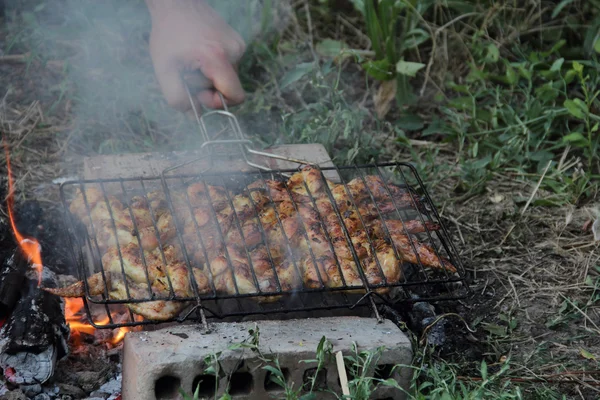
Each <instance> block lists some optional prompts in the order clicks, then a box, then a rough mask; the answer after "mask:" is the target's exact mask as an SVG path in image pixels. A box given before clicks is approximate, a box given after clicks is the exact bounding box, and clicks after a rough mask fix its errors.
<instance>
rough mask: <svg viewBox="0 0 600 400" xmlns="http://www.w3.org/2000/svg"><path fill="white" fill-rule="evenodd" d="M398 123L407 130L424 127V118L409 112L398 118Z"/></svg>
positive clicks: (416, 129)
mask: <svg viewBox="0 0 600 400" xmlns="http://www.w3.org/2000/svg"><path fill="white" fill-rule="evenodd" d="M396 125H397V126H398V127H400V128H402V129H404V130H407V131H418V130H419V129H423V125H424V124H423V120H422V119H421V117H419V116H418V115H414V114H408V115H403V116H402V117H400V118H398V121H397V122H396Z"/></svg>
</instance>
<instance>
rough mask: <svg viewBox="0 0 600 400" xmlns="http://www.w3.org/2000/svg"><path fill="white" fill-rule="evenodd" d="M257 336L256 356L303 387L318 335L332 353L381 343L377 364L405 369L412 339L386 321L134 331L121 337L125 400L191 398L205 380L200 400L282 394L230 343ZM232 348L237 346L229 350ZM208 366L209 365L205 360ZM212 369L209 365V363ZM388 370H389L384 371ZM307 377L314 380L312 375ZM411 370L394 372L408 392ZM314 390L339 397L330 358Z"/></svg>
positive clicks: (395, 393) (387, 393) (390, 392)
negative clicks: (215, 369) (218, 371)
mask: <svg viewBox="0 0 600 400" xmlns="http://www.w3.org/2000/svg"><path fill="white" fill-rule="evenodd" d="M255 327H257V328H258V330H259V332H260V337H259V348H260V352H261V353H262V354H263V355H265V356H267V357H272V356H276V357H277V359H278V360H279V363H280V367H281V369H282V371H283V372H284V375H285V376H286V378H287V379H286V380H287V382H288V383H289V384H291V383H292V382H293V385H294V388H300V387H301V386H302V384H303V382H307V381H308V379H309V377H310V376H312V375H314V372H315V368H316V367H317V363H316V362H302V360H312V359H314V358H315V352H316V349H317V346H318V345H319V342H320V340H321V338H322V337H323V336H325V337H326V338H327V340H328V341H329V342H330V343H331V344H332V345H333V352H334V353H336V352H338V351H340V350H341V351H342V352H343V354H344V355H350V354H352V351H353V347H352V344H353V343H356V345H357V347H358V350H359V351H363V350H375V349H377V348H379V347H381V346H383V348H384V351H383V353H382V354H381V357H380V359H379V360H378V365H379V366H386V367H387V368H388V370H389V368H390V367H391V366H393V365H397V364H403V365H410V364H411V360H412V355H413V352H412V348H411V344H410V341H409V339H408V338H407V337H406V335H405V334H404V333H403V332H402V331H400V330H399V329H398V327H397V326H396V325H394V324H393V323H392V322H391V321H388V320H384V321H383V322H382V323H377V320H375V319H374V318H361V317H335V318H308V319H291V320H285V321H281V320H269V321H255V322H241V323H229V322H217V323H211V324H210V332H208V333H206V332H203V331H202V330H201V328H200V326H199V325H181V326H174V327H169V328H165V329H161V330H157V331H153V332H131V333H128V334H127V336H126V337H125V343H124V350H123V384H122V385H123V387H122V396H123V400H137V399H145V400H155V399H156V400H164V399H179V398H181V396H180V394H179V388H182V389H183V390H184V391H185V392H186V393H188V394H191V393H193V390H192V388H195V384H197V383H198V381H199V380H202V381H203V382H202V384H201V386H200V387H201V392H202V393H203V394H204V396H205V398H214V393H215V391H214V388H215V386H217V385H218V388H217V393H218V394H221V393H223V392H224V390H225V389H226V387H227V386H228V385H229V394H230V395H231V396H232V397H233V398H234V399H244V400H254V399H267V398H273V396H276V395H278V394H279V395H281V394H282V389H281V388H280V387H278V386H277V385H275V384H273V383H270V380H269V377H268V374H269V371H267V370H265V369H264V368H262V367H263V366H264V365H265V363H264V362H263V361H261V360H260V359H259V355H258V354H256V353H254V352H253V351H251V350H249V349H248V348H246V349H243V348H239V346H235V345H236V344H239V343H241V342H243V341H244V340H247V339H248V338H249V337H250V335H249V333H248V332H249V330H250V329H254V328H255ZM232 347H237V348H232ZM217 355H218V357H219V361H220V368H222V371H223V372H224V375H225V376H223V377H221V378H219V379H218V380H217V379H215V378H214V377H213V376H210V375H209V374H207V373H206V368H207V367H208V366H210V365H211V363H212V362H211V360H210V358H211V357H212V358H213V359H214V357H216V356H217ZM207 361H208V362H207ZM213 365H214V364H213ZM383 370H384V371H385V370H386V369H385V368H383ZM311 374H312V375H311ZM410 375H411V372H410V371H409V370H408V369H407V368H403V369H398V370H396V371H395V372H394V374H392V375H391V376H381V377H382V378H384V379H387V378H393V379H395V380H396V381H397V382H398V383H399V384H400V386H401V387H404V388H405V389H408V381H409V378H410ZM315 387H316V388H323V389H325V388H326V389H328V390H331V391H334V392H335V393H338V394H339V395H340V396H341V394H342V391H341V388H340V384H339V379H338V371H337V367H336V364H335V359H332V362H331V363H328V364H326V365H324V368H323V369H321V370H320V372H319V374H318V376H317V380H316V386H315ZM316 394H317V398H323V399H326V398H335V396H333V395H332V394H327V393H325V392H316ZM372 398H373V399H403V398H405V397H404V394H403V392H402V391H400V390H398V389H393V388H388V387H380V388H378V389H377V391H376V393H375V394H374V396H373V397H372Z"/></svg>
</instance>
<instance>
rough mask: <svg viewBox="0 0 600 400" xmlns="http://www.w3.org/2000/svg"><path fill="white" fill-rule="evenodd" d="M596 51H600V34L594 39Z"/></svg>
mask: <svg viewBox="0 0 600 400" xmlns="http://www.w3.org/2000/svg"><path fill="white" fill-rule="evenodd" d="M594 51H595V52H596V53H600V36H598V37H597V38H596V40H595V41H594Z"/></svg>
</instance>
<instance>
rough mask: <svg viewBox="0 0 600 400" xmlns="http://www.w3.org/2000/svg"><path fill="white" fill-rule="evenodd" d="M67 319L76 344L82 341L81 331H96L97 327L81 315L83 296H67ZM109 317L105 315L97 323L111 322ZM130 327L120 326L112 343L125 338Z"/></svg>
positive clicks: (90, 333)
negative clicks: (85, 320)
mask: <svg viewBox="0 0 600 400" xmlns="http://www.w3.org/2000/svg"><path fill="white" fill-rule="evenodd" d="M64 300H65V321H66V322H67V325H69V328H70V329H71V338H72V340H73V342H74V344H75V345H77V346H78V345H80V344H81V343H82V342H81V333H82V332H83V333H87V334H88V335H93V334H94V332H96V328H95V327H93V326H92V325H90V324H87V323H85V322H82V318H83V316H82V315H81V310H82V309H83V299H82V298H65V299H64ZM109 321H110V320H109V318H108V317H105V318H104V319H102V320H101V321H98V322H97V323H96V324H97V325H105V324H108V323H109ZM129 330H130V329H129V328H126V327H123V328H119V330H118V331H117V332H116V333H114V332H113V337H112V338H111V339H110V343H111V344H113V345H116V344H119V343H120V342H121V341H122V340H123V338H124V337H125V333H127V332H129Z"/></svg>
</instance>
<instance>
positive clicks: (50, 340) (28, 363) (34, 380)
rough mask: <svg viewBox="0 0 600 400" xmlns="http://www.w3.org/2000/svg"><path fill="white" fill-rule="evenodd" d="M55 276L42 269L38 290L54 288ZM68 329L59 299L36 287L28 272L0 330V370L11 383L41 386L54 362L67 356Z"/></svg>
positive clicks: (32, 277) (34, 278) (33, 276)
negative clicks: (40, 283) (17, 298)
mask: <svg viewBox="0 0 600 400" xmlns="http://www.w3.org/2000/svg"><path fill="white" fill-rule="evenodd" d="M57 286H58V285H57V279H56V275H55V274H54V273H53V272H52V271H50V270H49V269H47V268H44V273H43V276H42V287H57ZM68 337H69V327H68V325H67V324H66V322H65V318H64V313H63V309H62V300H61V299H60V298H59V297H57V296H55V295H52V294H50V293H48V292H46V291H44V290H41V289H40V288H39V287H38V279H37V276H36V272H35V271H32V270H29V271H28V272H27V274H26V277H25V281H24V283H23V284H22V285H21V292H20V298H19V300H18V301H17V303H16V305H15V307H14V309H13V310H12V313H11V315H10V317H9V318H8V320H7V321H6V323H5V324H4V326H3V327H2V329H1V330H0V367H2V368H3V370H4V374H5V377H6V378H7V379H8V380H9V381H10V382H11V383H14V384H19V385H31V384H42V383H44V382H46V381H47V380H48V379H50V378H51V377H52V375H53V373H54V368H55V366H56V363H57V361H59V360H60V359H62V358H64V357H65V356H66V355H67V354H68V344H67V340H68Z"/></svg>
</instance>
